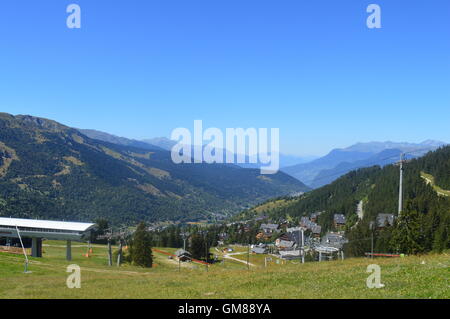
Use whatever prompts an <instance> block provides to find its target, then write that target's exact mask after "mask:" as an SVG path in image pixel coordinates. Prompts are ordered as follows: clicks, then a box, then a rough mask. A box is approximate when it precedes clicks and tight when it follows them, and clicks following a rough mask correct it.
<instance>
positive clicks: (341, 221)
mask: <svg viewBox="0 0 450 319" xmlns="http://www.w3.org/2000/svg"><path fill="white" fill-rule="evenodd" d="M333 225H334V227H335V228H339V227H342V226H345V216H344V215H343V214H334V219H333Z"/></svg>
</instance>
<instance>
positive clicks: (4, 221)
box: [0, 217, 95, 232]
mask: <svg viewBox="0 0 450 319" xmlns="http://www.w3.org/2000/svg"><path fill="white" fill-rule="evenodd" d="M94 225H95V224H91V223H78V222H61V221H53V220H39V219H21V218H8V217H0V227H1V226H9V227H15V226H17V227H28V228H41V229H57V230H67V231H77V232H84V231H86V230H88V229H89V228H91V227H92V226H94Z"/></svg>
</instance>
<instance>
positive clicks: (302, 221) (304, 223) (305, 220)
mask: <svg viewBox="0 0 450 319" xmlns="http://www.w3.org/2000/svg"><path fill="white" fill-rule="evenodd" d="M310 225H311V221H310V220H309V218H308V217H306V216H303V217H302V218H301V219H300V226H302V227H304V228H307V229H309V228H310V227H309V226H310Z"/></svg>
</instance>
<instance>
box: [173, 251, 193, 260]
mask: <svg viewBox="0 0 450 319" xmlns="http://www.w3.org/2000/svg"><path fill="white" fill-rule="evenodd" d="M175 256H177V258H178V259H179V260H180V261H190V260H191V259H192V256H191V253H190V252H188V251H187V250H184V249H178V250H177V251H176V252H175Z"/></svg>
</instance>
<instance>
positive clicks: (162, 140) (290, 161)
mask: <svg viewBox="0 0 450 319" xmlns="http://www.w3.org/2000/svg"><path fill="white" fill-rule="evenodd" d="M78 130H79V131H80V132H81V133H83V134H85V135H86V136H88V137H90V138H93V139H97V140H101V141H105V142H110V143H115V144H120V145H127V146H137V147H143V148H155V147H158V148H160V149H164V150H167V151H170V150H171V149H172V147H173V146H174V145H175V144H176V142H175V141H173V140H171V139H168V138H166V137H155V138H149V139H144V140H134V139H128V138H125V137H119V136H116V135H113V134H109V133H105V132H101V131H97V130H92V129H78ZM143 144H146V145H143ZM202 147H204V146H202ZM194 148H195V146H194V147H193V149H194ZM193 153H194V151H193V150H192V154H193ZM223 154H224V162H225V158H226V154H227V151H226V150H223ZM234 158H235V161H234V164H235V165H238V166H240V167H243V168H260V166H261V164H259V163H255V164H254V163H248V162H249V160H248V156H246V162H247V163H239V162H237V160H236V156H235V157H234ZM279 158H280V167H286V166H292V165H296V164H301V163H306V162H309V161H311V160H313V159H315V158H316V156H302V157H301V156H296V155H288V154H283V153H280V154H279Z"/></svg>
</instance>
